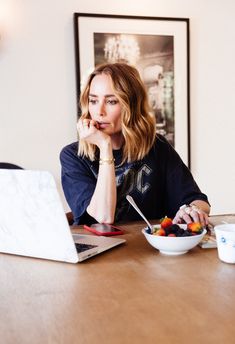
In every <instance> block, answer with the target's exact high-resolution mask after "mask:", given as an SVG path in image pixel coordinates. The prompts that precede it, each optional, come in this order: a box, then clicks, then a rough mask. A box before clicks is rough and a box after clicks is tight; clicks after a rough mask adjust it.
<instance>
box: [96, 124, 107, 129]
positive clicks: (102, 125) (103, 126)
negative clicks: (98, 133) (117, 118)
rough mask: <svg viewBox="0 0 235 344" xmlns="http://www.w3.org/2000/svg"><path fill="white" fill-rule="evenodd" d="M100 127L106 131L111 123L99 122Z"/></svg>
mask: <svg viewBox="0 0 235 344" xmlns="http://www.w3.org/2000/svg"><path fill="white" fill-rule="evenodd" d="M98 125H99V129H105V128H107V127H108V126H109V123H100V122H98Z"/></svg>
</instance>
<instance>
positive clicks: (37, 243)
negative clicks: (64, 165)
mask: <svg viewBox="0 0 235 344" xmlns="http://www.w3.org/2000/svg"><path fill="white" fill-rule="evenodd" d="M124 242H125V240H124V239H119V238H110V237H103V236H102V237H99V236H94V235H80V234H74V235H72V234H71V231H70V227H69V225H68V221H67V218H66V215H65V212H64V209H63V206H62V204H61V201H60V197H59V194H58V191H57V188H56V184H55V181H54V178H53V176H52V175H51V174H50V173H49V172H47V171H31V170H5V169H0V252H3V253H10V254H16V255H21V256H29V257H35V258H43V259H51V260H57V261H64V262H69V263H77V262H81V261H83V260H85V259H87V258H90V257H92V256H94V255H96V254H98V253H101V252H103V251H106V250H108V249H110V248H112V247H114V246H117V245H119V244H122V243H124Z"/></svg>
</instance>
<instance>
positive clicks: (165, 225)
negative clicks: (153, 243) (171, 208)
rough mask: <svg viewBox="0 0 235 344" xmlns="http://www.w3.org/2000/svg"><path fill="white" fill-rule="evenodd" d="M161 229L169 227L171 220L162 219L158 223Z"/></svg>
mask: <svg viewBox="0 0 235 344" xmlns="http://www.w3.org/2000/svg"><path fill="white" fill-rule="evenodd" d="M160 224H161V228H163V229H165V228H167V227H170V226H171V225H172V219H171V218H170V217H167V216H165V217H163V219H162V220H161V221H160Z"/></svg>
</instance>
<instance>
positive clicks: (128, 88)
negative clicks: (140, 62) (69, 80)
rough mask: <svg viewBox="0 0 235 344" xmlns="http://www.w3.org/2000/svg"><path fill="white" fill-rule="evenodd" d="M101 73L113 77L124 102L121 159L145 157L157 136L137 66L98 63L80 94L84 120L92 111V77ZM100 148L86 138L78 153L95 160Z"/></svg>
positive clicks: (153, 118) (115, 90) (128, 159)
mask: <svg viewBox="0 0 235 344" xmlns="http://www.w3.org/2000/svg"><path fill="white" fill-rule="evenodd" d="M99 74H106V75H109V76H110V77H111V80H112V86H113V90H114V94H115V96H116V97H117V99H118V100H119V102H120V104H121V117H122V134H123V137H124V145H123V160H122V162H125V161H128V162H132V161H136V160H141V159H143V158H144V157H145V156H146V155H147V154H148V152H149V150H150V149H151V147H152V146H153V143H154V141H155V137H156V121H155V117H154V115H153V114H151V112H150V109H149V104H148V96H147V91H146V89H145V86H144V84H143V82H142V80H141V77H140V74H139V72H138V71H137V69H136V68H135V67H133V66H130V65H128V64H125V63H106V64H102V65H99V66H97V67H96V68H95V70H94V71H93V72H92V73H91V74H90V75H89V77H88V80H87V83H86V85H85V87H84V89H83V91H82V93H81V96H80V107H81V117H80V118H81V119H85V118H91V116H90V114H89V109H88V106H89V91H90V85H91V82H92V80H93V78H94V77H95V76H96V75H99ZM96 153H97V147H96V146H95V145H92V144H90V143H87V142H85V141H84V140H82V139H81V140H80V141H79V149H78V155H80V156H86V157H89V159H90V160H92V161H93V160H95V158H96Z"/></svg>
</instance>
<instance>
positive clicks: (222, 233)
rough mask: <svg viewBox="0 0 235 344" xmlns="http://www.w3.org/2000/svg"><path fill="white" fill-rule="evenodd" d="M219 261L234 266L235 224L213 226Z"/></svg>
mask: <svg viewBox="0 0 235 344" xmlns="http://www.w3.org/2000/svg"><path fill="white" fill-rule="evenodd" d="M215 235H216V242H217V249H218V256H219V259H220V260H222V261H223V262H225V263H232V264H235V224H223V225H218V226H215Z"/></svg>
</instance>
